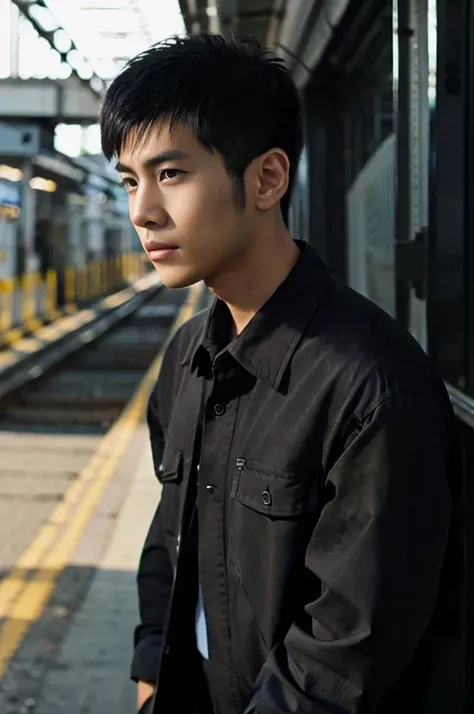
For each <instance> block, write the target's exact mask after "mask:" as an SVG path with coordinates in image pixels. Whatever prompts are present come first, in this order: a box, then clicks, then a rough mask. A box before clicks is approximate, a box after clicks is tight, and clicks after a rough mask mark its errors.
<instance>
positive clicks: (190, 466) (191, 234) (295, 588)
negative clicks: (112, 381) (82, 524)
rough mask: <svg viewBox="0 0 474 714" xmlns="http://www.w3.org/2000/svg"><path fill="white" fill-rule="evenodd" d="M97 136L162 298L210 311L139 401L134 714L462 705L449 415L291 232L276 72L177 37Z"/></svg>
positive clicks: (408, 354) (131, 81)
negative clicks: (145, 429)
mask: <svg viewBox="0 0 474 714" xmlns="http://www.w3.org/2000/svg"><path fill="white" fill-rule="evenodd" d="M101 125H102V132H103V134H102V136H103V149H104V153H105V155H106V156H107V157H109V158H110V157H112V156H113V155H115V156H116V157H117V158H118V162H119V163H118V164H117V168H118V171H119V172H120V174H121V176H122V178H123V181H124V184H125V186H126V188H127V191H128V193H129V202H130V217H131V220H132V223H133V224H134V226H135V228H136V230H137V232H138V235H139V236H140V239H141V241H142V244H143V248H144V250H145V251H146V253H147V254H148V256H149V258H150V260H151V261H152V262H153V264H154V265H155V267H156V269H157V271H158V273H159V275H160V277H161V279H162V281H163V283H164V284H165V285H166V286H168V287H169V288H182V287H185V286H189V285H192V284H193V283H196V282H197V281H201V280H203V281H204V282H205V283H206V285H207V286H208V287H209V288H210V290H211V291H212V292H213V293H214V295H215V296H216V299H215V302H214V304H213V306H212V307H211V309H210V310H209V311H206V312H203V313H201V314H199V315H196V316H195V317H194V318H192V319H191V320H190V321H189V322H188V323H187V324H185V325H184V326H183V327H182V328H181V329H180V330H178V332H177V333H176V334H175V335H174V337H173V339H172V340H171V342H170V344H169V346H168V349H167V352H166V355H165V357H164V360H163V365H162V369H161V375H160V378H159V381H158V384H157V386H156V388H155V390H154V392H153V394H152V397H151V400H150V404H149V426H150V433H151V444H152V450H153V457H154V463H155V469H156V474H157V477H158V479H159V480H160V482H161V483H162V485H163V490H162V497H161V502H160V504H159V505H158V508H157V511H156V515H155V517H154V519H153V522H152V524H151V527H150V531H149V535H148V538H147V541H146V543H145V547H144V550H143V554H142V558H141V563H140V568H139V573H138V591H139V602H140V614H141V624H140V625H139V627H138V628H137V631H136V637H135V656H134V660H133V665H132V677H133V678H134V679H135V680H136V681H138V682H139V687H138V690H139V706H141V705H142V704H144V702H145V701H146V700H147V698H149V697H150V696H151V695H152V694H153V692H155V694H154V696H153V697H152V698H150V699H149V707H148V708H149V709H150V711H153V712H156V713H158V714H188V713H191V712H193V711H196V710H197V711H200V712H202V713H203V714H211V713H212V711H214V712H216V714H244V712H245V714H253V712H255V713H258V714H270V713H272V714H280V713H281V714H289V713H290V712H291V713H296V712H298V714H299V713H300V712H301V713H303V712H311V713H314V714H355V713H356V712H357V713H358V714H389V713H390V714H391V713H392V712H393V713H395V712H396V713H397V714H405V713H406V712H411V711H416V712H420V713H421V712H423V713H424V714H435V713H437V712H440V713H441V712H442V713H443V714H446V712H456V713H458V712H459V713H460V712H461V711H462V708H463V695H462V668H463V664H462V663H463V656H462V640H463V606H462V601H463V595H462V594H463V536H462V533H463V527H462V485H461V465H460V462H459V459H458V454H457V448H456V445H455V437H454V425H453V415H452V412H451V408H450V404H449V400H448V398H447V395H446V392H445V390H444V386H443V384H442V382H441V381H440V380H439V379H438V377H437V376H436V375H435V374H434V372H433V369H432V367H431V365H430V363H429V361H428V359H427V358H426V356H425V354H424V353H423V351H422V350H421V349H420V348H419V346H418V345H417V343H415V341H414V340H413V339H412V338H411V337H410V336H409V335H408V334H407V333H405V332H404V331H403V330H402V329H401V328H400V326H399V325H398V324H397V323H395V322H394V321H393V320H392V319H391V318H389V317H388V316H387V315H386V314H385V313H383V312H382V311H381V310H379V309H378V308H377V307H376V306H374V305H373V304H372V303H370V302H369V301H367V300H365V299H364V298H363V297H361V296H360V295H358V294H356V293H355V292H353V291H352V290H350V289H349V288H347V287H345V286H344V285H342V284H340V283H339V282H338V281H337V280H335V279H334V278H332V277H331V275H330V274H329V272H328V270H327V268H326V266H325V265H324V264H323V263H322V261H321V260H319V259H318V257H317V256H316V254H315V253H314V252H313V250H312V249H311V248H310V247H309V246H308V245H306V244H304V243H300V242H295V241H294V240H293V239H292V237H291V235H290V234H289V232H288V230H287V228H286V226H285V223H284V220H283V219H282V211H283V212H285V211H286V209H287V206H288V201H289V196H290V192H291V186H292V183H293V179H294V175H295V168H296V166H297V163H298V158H299V154H300V150H301V147H302V128H301V117H300V104H299V99H298V94H297V91H296V89H295V87H294V85H293V84H292V81H291V80H290V78H289V76H288V74H287V73H286V71H285V69H284V67H283V65H282V64H281V63H280V62H279V61H277V60H276V59H275V58H272V57H271V56H270V55H268V54H266V53H264V52H262V51H261V49H260V48H259V47H258V46H257V45H256V44H253V43H243V42H240V43H239V42H237V41H233V42H227V41H225V40H224V39H222V38H219V37H215V36H214V37H213V36H191V37H187V38H182V39H172V40H170V41H168V42H165V43H163V44H159V45H157V46H155V47H153V48H151V49H150V50H149V51H147V52H145V53H144V54H142V55H140V56H138V57H137V58H135V59H134V60H132V61H131V62H130V63H129V64H128V65H127V67H126V68H125V69H124V70H123V71H122V72H121V74H120V75H119V76H118V77H117V78H116V79H115V81H114V82H113V83H112V85H111V86H110V88H109V90H108V92H107V95H106V97H105V100H104V104H103V108H102V112H101ZM147 706H148V705H147Z"/></svg>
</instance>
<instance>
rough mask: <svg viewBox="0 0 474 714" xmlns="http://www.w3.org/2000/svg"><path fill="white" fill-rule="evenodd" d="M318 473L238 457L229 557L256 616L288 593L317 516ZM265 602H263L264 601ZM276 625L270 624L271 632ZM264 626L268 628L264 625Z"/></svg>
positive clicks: (262, 617)
mask: <svg viewBox="0 0 474 714" xmlns="http://www.w3.org/2000/svg"><path fill="white" fill-rule="evenodd" d="M318 481H319V475H318V474H317V473H316V474H311V473H308V472H306V471H304V472H303V471H300V472H295V471H280V470H277V469H274V468H272V467H267V466H265V465H263V464H260V463H256V462H253V461H246V460H244V459H238V460H237V464H236V472H235V474H234V479H233V482H232V487H231V494H230V495H231V499H230V501H231V504H230V529H229V530H230V532H229V536H228V545H227V554H228V555H227V557H228V564H229V566H230V572H231V573H234V574H235V576H236V578H237V580H238V581H239V583H240V585H241V586H243V590H244V592H245V594H246V598H247V600H248V602H249V603H250V607H251V609H252V611H253V612H254V614H255V616H256V617H257V620H258V621H260V622H264V621H265V619H266V618H267V615H268V613H266V612H265V607H263V608H262V607H261V603H266V602H269V601H270V599H271V598H273V597H274V596H275V593H280V594H281V593H283V591H284V590H285V588H286V586H287V583H288V582H290V581H291V574H292V570H293V568H294V567H295V564H299V565H301V564H302V563H303V562H304V554H305V551H306V547H307V543H308V541H309V538H310V535H311V533H312V531H313V529H314V525H315V523H316V520H317V517H318V510H319V504H320V498H319V496H318V493H319V491H320V489H319V486H318ZM259 603H260V604H259ZM272 626H273V625H270V624H269V625H268V627H269V629H270V630H271V628H272ZM264 629H265V628H264Z"/></svg>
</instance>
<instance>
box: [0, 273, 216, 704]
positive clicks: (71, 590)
mask: <svg viewBox="0 0 474 714" xmlns="http://www.w3.org/2000/svg"><path fill="white" fill-rule="evenodd" d="M204 300H205V298H204ZM204 305H205V302H203V290H202V287H201V286H195V287H193V288H191V289H189V290H188V291H172V292H168V291H166V290H164V289H163V290H161V291H159V292H158V294H155V295H154V296H153V297H152V298H149V299H148V300H147V301H144V303H143V304H142V305H140V306H139V307H137V308H136V309H135V311H134V312H133V314H131V315H129V316H126V317H124V318H123V320H122V322H120V323H119V324H118V325H117V326H115V327H113V328H111V329H110V330H109V332H108V333H107V334H106V335H103V336H101V337H100V338H98V339H97V341H96V342H95V345H92V344H91V345H86V346H85V347H84V348H83V350H81V352H80V354H81V355H82V356H79V355H76V356H73V357H72V358H68V359H66V360H65V361H64V362H63V363H61V364H59V365H58V367H56V368H55V369H54V370H51V375H50V376H48V374H45V375H44V376H43V377H42V378H40V379H38V380H37V384H36V386H31V384H30V385H25V386H24V387H23V388H22V389H20V392H19V394H16V396H15V397H14V398H11V399H10V398H7V399H6V400H3V402H2V401H1V400H0V451H1V453H2V460H1V463H0V711H1V712H2V714H29V713H30V712H32V713H34V714H63V713H64V714H66V712H67V714H99V712H100V714H102V712H104V711H106V712H109V711H110V712H114V714H122V713H123V714H125V713H127V714H128V713H129V712H133V711H135V710H136V706H135V686H134V685H133V683H132V682H131V681H130V679H129V667H130V660H131V655H132V638H133V629H134V626H135V624H136V621H137V596H136V587H135V573H136V569H137V566H138V558H139V555H140V551H141V547H142V545H143V541H144V538H145V535H146V531H147V528H148V525H149V523H150V520H151V517H152V514H153V511H154V509H155V507H156V504H157V502H158V499H159V485H158V483H157V481H156V479H155V476H154V474H153V467H152V462H151V454H150V449H149V444H148V433H147V427H146V424H145V420H144V416H145V409H146V403H147V399H148V395H149V393H150V390H151V389H152V387H153V385H154V383H155V381H156V378H157V376H158V374H159V369H160V364H161V358H162V353H163V348H164V345H165V343H166V340H167V339H168V337H169V336H170V334H172V332H173V331H174V330H176V329H177V327H178V326H179V325H180V324H182V323H183V322H184V321H185V320H187V319H188V318H189V317H190V316H191V315H192V314H193V313H194V312H195V311H196V310H198V309H200V308H201V307H203V306H204ZM152 328H153V329H152ZM152 355H153V356H152Z"/></svg>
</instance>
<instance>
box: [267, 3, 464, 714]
mask: <svg viewBox="0 0 474 714" xmlns="http://www.w3.org/2000/svg"><path fill="white" fill-rule="evenodd" d="M309 5H314V3H308V6H309ZM324 7H325V10H326V12H325V14H324V17H323V19H322V20H321V13H318V14H316V15H315V17H316V18H317V21H316V23H315V24H314V26H311V24H309V26H308V25H306V26H305V28H304V33H305V34H304V37H303V35H301V34H300V35H298V23H296V22H294V23H293V25H292V27H291V23H287V26H286V28H285V25H284V27H283V32H282V35H281V37H280V43H279V45H280V50H279V51H280V53H281V54H282V55H283V56H284V55H285V52H286V54H287V57H288V61H289V63H290V66H291V68H292V72H293V75H294V76H295V77H296V79H297V81H298V82H299V84H300V87H301V89H302V94H303V100H304V112H305V126H306V146H305V152H304V155H303V157H302V163H301V165H300V167H299V172H298V185H297V188H296V191H295V195H294V197H293V203H292V206H291V210H290V222H291V227H292V230H293V232H294V233H295V234H297V235H299V236H300V237H304V238H305V239H306V240H308V241H309V242H311V243H312V244H313V245H314V246H315V248H316V249H317V250H318V251H319V253H320V254H321V255H322V257H323V258H324V259H325V260H326V262H327V263H328V264H329V266H330V268H331V270H332V271H333V273H335V274H337V275H338V276H339V277H340V278H342V279H343V280H345V281H347V282H348V283H349V284H350V285H351V286H352V287H354V288H355V289H356V290H358V291H360V292H361V293H363V294H364V295H366V296H367V297H369V298H370V299H372V300H373V301H374V302H376V303H378V304H379V305H380V306H381V307H382V308H383V309H385V310H386V311H387V312H388V313H389V314H391V315H393V317H395V318H396V319H397V320H399V321H400V322H401V323H402V324H404V325H405V326H406V327H407V328H408V329H409V330H410V331H411V332H412V333H413V335H414V336H415V337H416V339H417V340H418V341H419V342H420V343H421V345H422V346H423V348H424V349H425V350H426V351H427V353H428V354H429V355H430V357H431V358H432V359H433V360H434V362H435V363H436V365H437V368H438V371H439V372H440V374H441V375H442V377H443V378H444V380H445V383H446V385H447V388H448V391H449V393H450V396H451V399H452V403H453V406H454V409H455V413H456V415H457V418H458V423H459V428H460V432H461V434H462V438H463V442H464V445H465V448H466V461H467V476H468V483H467V494H466V507H467V521H468V560H469V564H470V565H471V564H472V562H473V559H474V530H473V526H472V517H471V513H472V508H473V503H474V500H473V499H474V493H473V485H472V473H473V470H474V232H473V220H474V201H473V200H472V190H473V189H472V185H473V178H474V151H473V147H474V142H473V136H474V121H473V120H474V116H473V109H474V81H473V79H474V77H473V71H474V5H473V4H472V3H471V2H468V0H459V2H448V0H395V2H392V1H391V0H363V2H358V1H357V0H352V1H351V0H349V1H347V2H326V3H325V6H324ZM331 12H332V13H333V15H332V17H331ZM308 22H309V21H308ZM318 23H319V25H318ZM321 23H322V24H321ZM288 28H289V29H288ZM285 29H286V35H285ZM300 29H301V28H300ZM289 49H291V50H292V52H291V55H290V54H289ZM315 58H317V60H316V61H315ZM420 527H422V524H420ZM469 570H470V572H469V576H468V589H469V597H468V602H469V605H468V607H469V613H468V633H467V668H468V671H469V670H470V668H471V667H472V666H473V664H474V636H473V622H474V620H473V615H474V612H473V604H472V603H473V602H474V588H473V586H474V583H473V580H472V578H473V575H472V574H473V568H472V565H471V567H470V569H469ZM468 687H469V697H468V701H467V705H466V706H467V708H466V712H472V711H473V710H474V685H473V682H472V679H469V678H468Z"/></svg>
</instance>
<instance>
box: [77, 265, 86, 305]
mask: <svg viewBox="0 0 474 714" xmlns="http://www.w3.org/2000/svg"><path fill="white" fill-rule="evenodd" d="M78 297H79V300H81V301H82V302H84V301H85V300H87V265H81V267H80V268H79V275H78Z"/></svg>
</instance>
